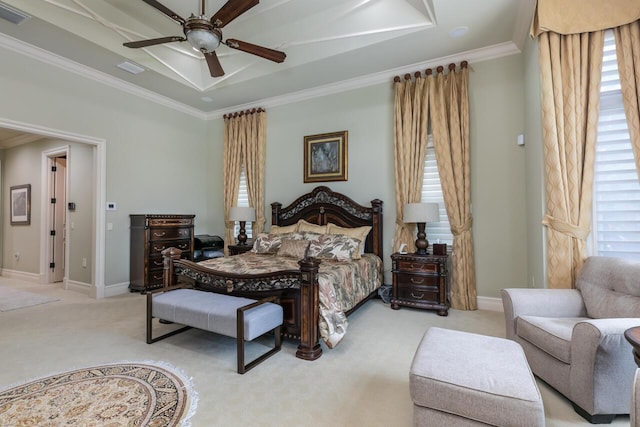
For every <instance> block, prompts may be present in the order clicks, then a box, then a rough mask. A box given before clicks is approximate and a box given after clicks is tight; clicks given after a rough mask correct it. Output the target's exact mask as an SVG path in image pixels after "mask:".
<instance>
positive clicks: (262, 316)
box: [147, 289, 282, 374]
mask: <svg viewBox="0 0 640 427" xmlns="http://www.w3.org/2000/svg"><path fill="white" fill-rule="evenodd" d="M275 300H276V298H275V297H270V298H265V299H262V300H259V301H256V300H253V299H249V298H241V297H235V296H231V295H224V294H216V293H213V292H205V291H198V290H195V289H174V290H170V291H166V292H162V293H158V292H154V293H148V294H147V343H148V344H151V343H154V342H156V341H159V340H161V339H164V338H167V337H169V336H172V335H175V334H177V333H179V332H182V331H185V330H187V329H190V328H197V329H202V330H205V331H210V332H215V333H217V334H221V335H226V336H228V337H232V338H236V341H237V351H238V354H237V356H238V373H239V374H244V373H245V372H246V371H248V370H249V369H251V368H253V367H254V366H255V365H257V364H258V363H260V362H262V361H263V360H265V359H266V358H268V357H270V356H272V355H273V354H275V353H277V352H278V351H280V348H281V346H282V338H281V336H280V326H281V325H282V307H281V306H280V305H279V304H276V303H273V302H270V301H275ZM154 317H156V318H159V319H161V320H163V321H166V322H174V323H179V324H181V325H186V326H185V327H183V328H180V329H177V330H174V331H172V332H169V333H166V334H164V335H161V336H159V337H156V338H153V336H152V326H153V322H152V319H153V318H154ZM271 331H273V334H274V336H275V343H274V347H273V348H272V349H270V350H269V351H267V352H266V353H264V354H262V355H261V356H259V357H257V358H255V359H254V360H253V361H251V362H250V363H248V364H245V351H244V350H245V349H244V344H245V341H252V340H254V339H255V338H258V337H260V336H262V335H264V334H266V333H267V332H271Z"/></svg>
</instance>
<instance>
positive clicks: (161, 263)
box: [153, 260, 164, 266]
mask: <svg viewBox="0 0 640 427" xmlns="http://www.w3.org/2000/svg"><path fill="white" fill-rule="evenodd" d="M153 265H157V266H161V265H164V262H162V261H157V260H156V261H153Z"/></svg>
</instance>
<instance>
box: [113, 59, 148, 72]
mask: <svg viewBox="0 0 640 427" xmlns="http://www.w3.org/2000/svg"><path fill="white" fill-rule="evenodd" d="M116 67H118V68H120V69H122V70H125V71H128V72H130V73H131V74H140V73H141V72H143V71H144V68H142V67H141V66H139V65H138V64H134V63H133V62H129V61H124V62H121V63H119V64H118V65H116Z"/></svg>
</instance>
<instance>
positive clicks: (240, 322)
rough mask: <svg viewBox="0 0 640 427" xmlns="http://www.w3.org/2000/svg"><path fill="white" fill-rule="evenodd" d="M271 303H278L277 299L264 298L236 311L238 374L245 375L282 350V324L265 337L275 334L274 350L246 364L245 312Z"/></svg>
mask: <svg viewBox="0 0 640 427" xmlns="http://www.w3.org/2000/svg"><path fill="white" fill-rule="evenodd" d="M270 301H278V299H277V297H268V298H264V299H262V300H259V301H257V302H255V303H253V304H249V305H246V306H244V307H240V308H238V310H237V311H236V322H237V323H236V325H237V327H236V343H237V353H238V373H239V374H244V373H245V372H247V371H248V370H249V369H251V368H253V367H254V366H256V365H257V364H259V363H260V362H262V361H264V360H265V359H267V358H269V357H271V356H273V355H274V354H276V353H277V352H279V351H280V349H281V348H282V334H281V327H282V324H280V325H278V326H276V327H275V328H274V329H272V330H271V331H267V332H266V333H265V334H263V336H264V335H266V334H268V333H269V332H273V335H274V343H273V348H272V349H271V350H269V351H267V352H266V353H264V354H262V355H260V356H258V357H256V358H255V359H254V360H252V361H251V362H249V363H247V364H245V357H244V347H245V345H244V344H245V343H244V312H245V311H246V310H249V309H251V308H253V307H257V306H259V305H261V304H264V303H266V302H270Z"/></svg>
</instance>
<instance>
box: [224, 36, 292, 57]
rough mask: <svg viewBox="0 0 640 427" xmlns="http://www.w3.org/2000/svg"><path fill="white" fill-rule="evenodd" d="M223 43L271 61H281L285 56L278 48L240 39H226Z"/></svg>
mask: <svg viewBox="0 0 640 427" xmlns="http://www.w3.org/2000/svg"><path fill="white" fill-rule="evenodd" d="M225 44H226V45H227V46H229V47H230V48H233V49H238V50H241V51H243V52H247V53H251V54H253V55H257V56H260V57H262V58H265V59H268V60H270V61H273V62H282V61H284V59H285V58H286V57H287V55H286V54H285V53H284V52H280V51H279V50H274V49H269V48H268V47H262V46H258V45H257V44H251V43H247V42H243V41H241V40H236V39H227V41H225Z"/></svg>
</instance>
